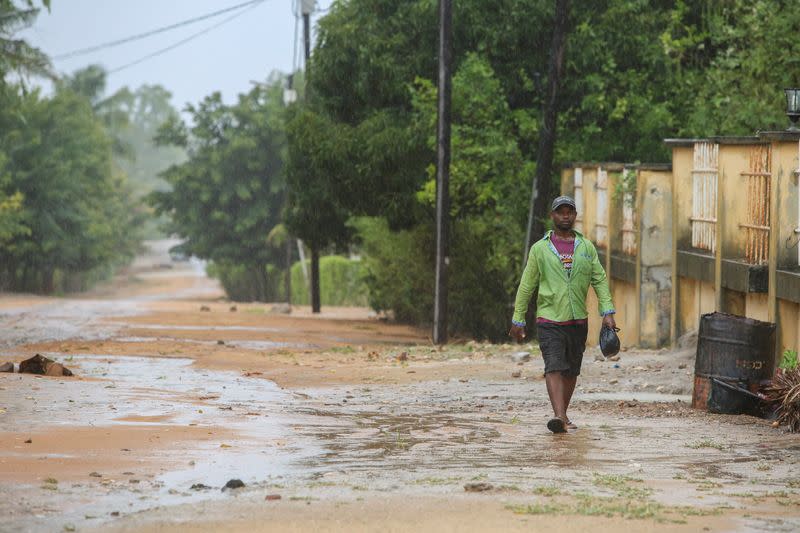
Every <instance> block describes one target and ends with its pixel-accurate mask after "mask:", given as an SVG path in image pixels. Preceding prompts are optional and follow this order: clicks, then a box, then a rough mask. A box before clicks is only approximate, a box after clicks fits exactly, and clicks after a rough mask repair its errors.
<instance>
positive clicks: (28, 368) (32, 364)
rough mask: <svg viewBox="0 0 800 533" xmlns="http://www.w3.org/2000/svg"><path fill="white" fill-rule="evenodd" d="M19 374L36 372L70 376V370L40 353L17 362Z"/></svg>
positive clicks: (45, 374)
mask: <svg viewBox="0 0 800 533" xmlns="http://www.w3.org/2000/svg"><path fill="white" fill-rule="evenodd" d="M19 372H20V374H38V375H43V376H71V375H72V371H71V370H69V369H68V368H65V367H64V365H62V364H61V363H56V362H55V361H53V360H52V359H48V358H47V357H44V356H42V355H40V354H38V353H37V354H36V355H34V356H33V357H31V358H30V359H26V360H24V361H22V362H21V363H20V364H19Z"/></svg>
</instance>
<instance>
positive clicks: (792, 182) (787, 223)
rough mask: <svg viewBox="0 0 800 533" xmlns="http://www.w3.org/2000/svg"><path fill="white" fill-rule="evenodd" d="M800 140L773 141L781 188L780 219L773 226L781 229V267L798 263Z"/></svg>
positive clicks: (775, 180) (774, 167)
mask: <svg viewBox="0 0 800 533" xmlns="http://www.w3.org/2000/svg"><path fill="white" fill-rule="evenodd" d="M798 151H799V147H798V143H797V142H796V141H785V142H774V143H773V144H772V177H773V183H775V184H776V186H777V187H778V209H777V213H778V220H777V221H773V223H772V227H773V228H775V229H776V230H777V231H778V236H777V242H778V268H789V267H796V266H798V250H797V248H798V244H797V243H798V240H800V234H796V233H795V232H794V230H795V228H797V227H800V220H798V216H800V213H798V194H800V192H798V176H797V173H796V172H795V170H796V169H797V168H799V167H798V165H800V163H799V162H798Z"/></svg>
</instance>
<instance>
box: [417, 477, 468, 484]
mask: <svg viewBox="0 0 800 533" xmlns="http://www.w3.org/2000/svg"><path fill="white" fill-rule="evenodd" d="M460 481H461V478H460V477H423V478H420V479H417V480H415V481H414V484H415V485H452V484H454V483H459V482H460Z"/></svg>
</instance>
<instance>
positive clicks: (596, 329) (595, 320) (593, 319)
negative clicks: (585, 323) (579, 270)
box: [586, 287, 616, 346]
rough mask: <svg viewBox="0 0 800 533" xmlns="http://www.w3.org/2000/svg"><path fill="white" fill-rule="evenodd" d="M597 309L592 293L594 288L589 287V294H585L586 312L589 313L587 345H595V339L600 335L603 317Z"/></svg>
mask: <svg viewBox="0 0 800 533" xmlns="http://www.w3.org/2000/svg"><path fill="white" fill-rule="evenodd" d="M615 303H616V302H615ZM597 309H598V307H597V295H596V294H595V293H594V289H592V288H591V287H589V294H587V295H586V312H587V313H589V335H588V337H586V345H587V346H597V339H598V337H599V336H600V326H602V324H603V322H602V321H603V319H602V318H601V317H600V316H599V314H598V312H597Z"/></svg>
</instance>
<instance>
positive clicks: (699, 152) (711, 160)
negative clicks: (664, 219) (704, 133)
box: [690, 142, 719, 254]
mask: <svg viewBox="0 0 800 533" xmlns="http://www.w3.org/2000/svg"><path fill="white" fill-rule="evenodd" d="M718 174H719V145H718V144H715V143H710V142H698V143H695V144H694V164H693V168H692V217H691V219H690V220H691V224H692V246H693V247H694V248H700V249H701V250H709V251H710V252H711V253H712V254H713V253H714V252H715V251H716V249H717V239H716V227H717V183H718V179H717V177H718Z"/></svg>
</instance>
